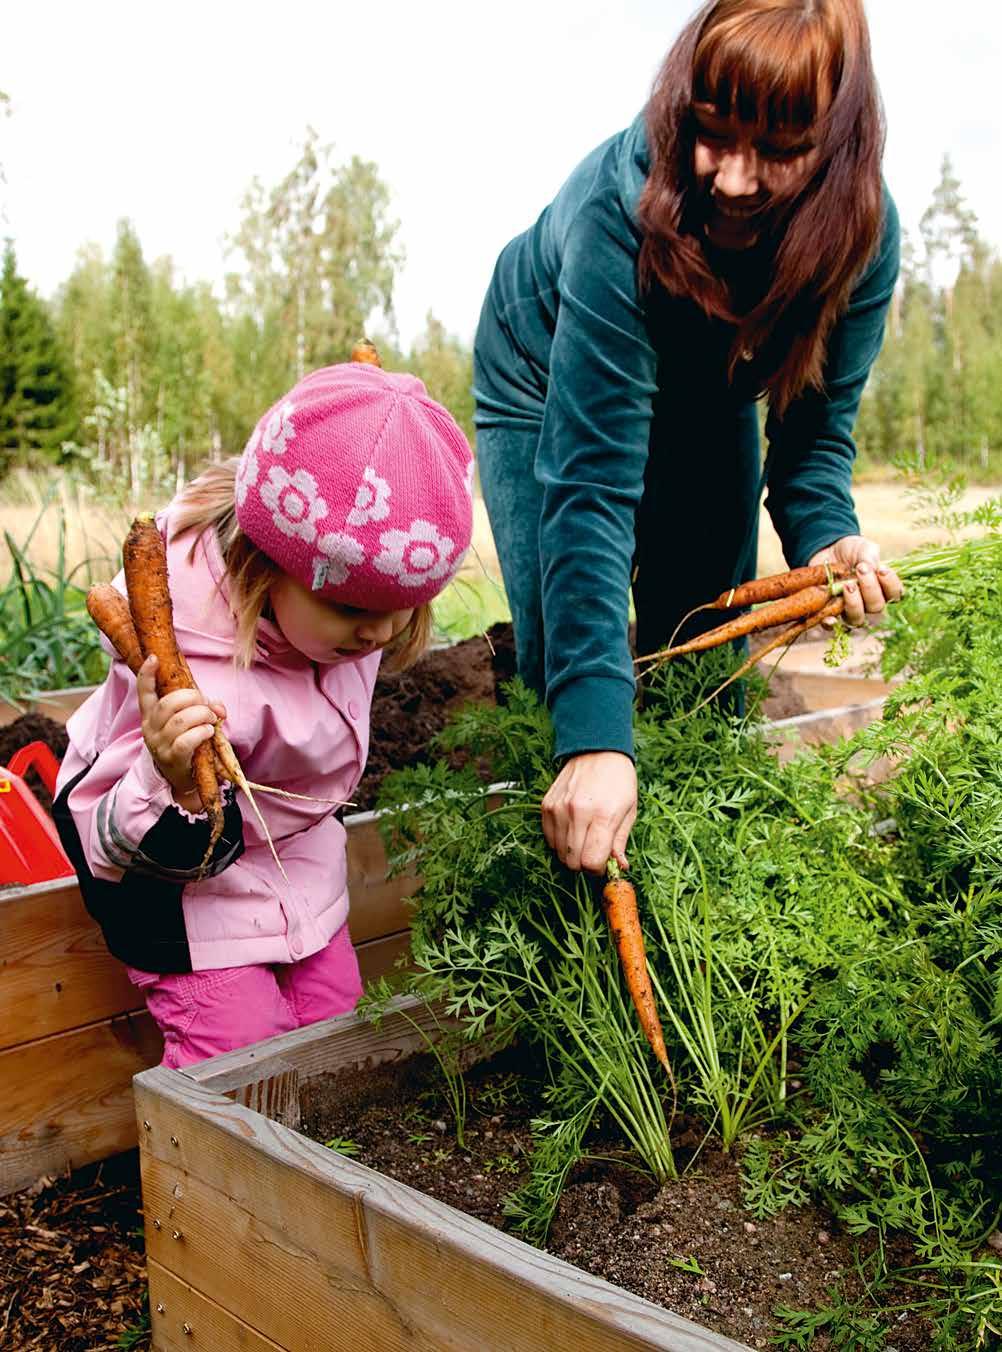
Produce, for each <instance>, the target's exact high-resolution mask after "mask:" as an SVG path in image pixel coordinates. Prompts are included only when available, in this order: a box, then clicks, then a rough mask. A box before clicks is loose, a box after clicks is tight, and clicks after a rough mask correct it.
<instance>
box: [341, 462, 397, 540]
mask: <svg viewBox="0 0 1002 1352" xmlns="http://www.w3.org/2000/svg"><path fill="white" fill-rule="evenodd" d="M389 514H390V485H389V484H388V483H387V482H386V480H385V479H383V478H381V477H380V476H379V475H378V474H377V473H376V471H375V470H374V469H373V468H372V466H371V465H366V467H365V469H364V470H363V472H362V482H361V483H360V484H359V486H358V492H357V493H356V494H355V505H354V507H353V508H352V509H351V511H350V512H349V513H348V520H347V522H346V524H347V525H349V526H367V525H368V524H369V522H370V521H385V520H386V518H387V517H388V516H389Z"/></svg>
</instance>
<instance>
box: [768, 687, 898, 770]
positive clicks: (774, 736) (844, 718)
mask: <svg viewBox="0 0 1002 1352" xmlns="http://www.w3.org/2000/svg"><path fill="white" fill-rule="evenodd" d="M884 703H885V701H884V698H883V697H880V698H877V699H873V700H870V701H869V703H867V704H849V705H845V706H844V707H842V708H838V709H823V710H821V711H820V712H818V713H812V714H798V715H796V716H795V717H793V718H783V719H779V720H777V721H776V722H775V723H772V724H771V725H770V726H769V728H768V729H767V736H768V737H769V739H770V741H771V742H773V743H774V745H775V746H776V748H777V754H778V756H779V759H780V760H781V761H788V760H789V759H790V758H791V757H792V756H795V755H796V754H797V753H798V752H799V751H802V750H803V749H804V747H806V746H817V745H819V744H822V743H832V742H837V741H838V740H839V738H841V737H848V736H850V735H851V734H852V733H854V732H858V731H859V729H860V728H865V727H867V725H868V724H870V723H873V722H875V721H876V720H877V719H878V718H879V717H880V715H881V711H882V710H883V707H884Z"/></svg>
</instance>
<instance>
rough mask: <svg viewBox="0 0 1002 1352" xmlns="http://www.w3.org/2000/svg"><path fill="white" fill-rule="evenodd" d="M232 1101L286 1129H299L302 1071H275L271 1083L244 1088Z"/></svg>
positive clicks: (271, 1075)
mask: <svg viewBox="0 0 1002 1352" xmlns="http://www.w3.org/2000/svg"><path fill="white" fill-rule="evenodd" d="M230 1097H231V1098H232V1099H233V1100H234V1102H235V1103H242V1104H243V1105H244V1107H245V1108H252V1109H253V1110H254V1112H256V1113H261V1114H262V1116H264V1117H270V1118H271V1120H272V1121H273V1122H281V1124H282V1126H283V1127H292V1128H293V1129H295V1128H296V1127H298V1126H299V1071H298V1070H296V1069H295V1067H292V1066H290V1067H287V1068H286V1069H275V1070H273V1071H272V1072H271V1073H270V1074H269V1075H268V1077H267V1079H263V1080H254V1081H252V1083H250V1084H245V1085H242V1086H241V1087H240V1088H239V1089H236V1090H234V1092H233V1093H232V1094H231V1095H230Z"/></svg>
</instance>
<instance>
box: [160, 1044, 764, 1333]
mask: <svg viewBox="0 0 1002 1352" xmlns="http://www.w3.org/2000/svg"><path fill="white" fill-rule="evenodd" d="M136 1100H137V1111H138V1113H139V1115H140V1118H141V1119H143V1120H144V1123H148V1124H149V1125H148V1129H145V1127H144V1130H143V1131H142V1132H141V1133H140V1134H141V1137H142V1139H141V1142H140V1144H141V1146H142V1151H143V1187H144V1198H145V1206H146V1210H147V1241H148V1246H149V1251H150V1253H151V1256H152V1257H153V1259H154V1261H156V1262H157V1263H160V1264H162V1265H163V1266H164V1267H166V1268H168V1269H169V1270H170V1271H171V1272H173V1273H175V1274H176V1275H177V1276H179V1277H180V1278H181V1279H182V1280H183V1281H185V1282H188V1283H189V1284H190V1285H192V1286H194V1287H196V1289H197V1290H199V1291H200V1292H201V1293H202V1294H203V1295H205V1296H207V1297H208V1298H209V1299H211V1300H213V1301H215V1302H216V1303H217V1304H220V1305H222V1306H224V1307H225V1308H226V1309H228V1310H230V1311H232V1312H233V1313H234V1314H236V1315H237V1316H238V1317H239V1318H240V1319H242V1320H244V1321H245V1322H246V1323H248V1324H250V1325H251V1327H252V1328H254V1329H255V1330H256V1331H257V1332H259V1333H261V1334H263V1335H264V1336H265V1337H268V1338H271V1339H272V1340H273V1341H275V1342H277V1343H279V1344H280V1345H289V1346H295V1347H296V1348H297V1349H298V1348H302V1349H304V1352H305V1350H306V1349H313V1348H316V1349H318V1352H319V1349H323V1352H341V1349H345V1352H348V1350H349V1349H350V1352H357V1350H358V1348H359V1347H373V1348H380V1349H386V1350H387V1352H393V1349H396V1348H398V1347H400V1348H404V1347H405V1348H407V1349H409V1350H411V1352H426V1350H427V1352H432V1350H434V1352H470V1349H472V1348H476V1349H478V1352H552V1349H555V1348H571V1347H573V1348H575V1350H576V1352H612V1350H613V1349H631V1348H633V1349H636V1348H657V1349H662V1350H665V1352H666V1350H668V1349H670V1350H671V1352H724V1349H730V1350H731V1352H737V1349H739V1348H740V1347H741V1345H740V1344H737V1343H734V1342H732V1341H730V1340H729V1339H726V1338H722V1337H720V1336H718V1335H716V1334H713V1333H710V1332H708V1331H707V1330H703V1329H700V1328H698V1327H697V1326H696V1325H693V1324H690V1323H689V1322H688V1321H687V1320H684V1319H681V1318H679V1317H678V1316H676V1315H673V1314H671V1313H670V1312H669V1311H667V1310H662V1309H660V1308H658V1307H657V1306H654V1305H651V1304H649V1303H648V1302H646V1301H643V1300H640V1299H639V1298H637V1297H635V1296H632V1295H630V1294H628V1293H627V1292H625V1291H622V1290H620V1289H619V1288H617V1287H615V1286H612V1285H610V1284H609V1283H607V1282H603V1281H600V1280H599V1279H598V1278H595V1277H592V1276H590V1275H589V1274H587V1273H585V1272H582V1271H580V1270H578V1269H577V1268H574V1267H572V1266H570V1265H569V1264H567V1263H564V1262H562V1261H560V1260H559V1259H555V1258H553V1257H551V1256H550V1255H548V1254H545V1253H541V1252H539V1251H537V1250H535V1249H532V1248H530V1247H529V1246H528V1245H526V1244H523V1243H521V1242H520V1241H518V1240H515V1239H512V1238H511V1237H510V1236H508V1235H504V1234H502V1233H501V1232H500V1231H497V1230H494V1229H492V1228H491V1227H490V1226H487V1225H484V1224H482V1223H481V1222H479V1221H476V1220H473V1219H472V1218H470V1217H468V1216H464V1215H462V1213H460V1212H458V1211H455V1210H454V1209H453V1208H451V1207H448V1206H445V1205H444V1204H442V1203H440V1202H436V1201H435V1200H434V1199H433V1198H429V1197H425V1196H423V1195H422V1194H421V1193H418V1192H416V1191H414V1189H412V1188H409V1187H407V1186H405V1185H404V1184H401V1183H396V1182H394V1181H393V1180H391V1179H388V1178H385V1177H383V1176H382V1175H380V1174H378V1173H375V1172H374V1171H372V1170H370V1169H367V1168H365V1167H364V1166H363V1165H359V1164H357V1163H355V1162H354V1161H352V1160H348V1159H345V1158H344V1157H342V1156H339V1155H337V1154H335V1153H334V1152H332V1151H328V1150H325V1149H324V1148H323V1147H322V1146H320V1145H318V1144H317V1143H316V1142H313V1141H309V1140H307V1139H306V1138H305V1137H303V1136H300V1135H299V1134H298V1133H296V1132H293V1131H289V1130H288V1129H287V1128H285V1127H282V1126H279V1125H278V1124H276V1123H272V1122H269V1121H267V1120H266V1119H265V1118H262V1117H261V1116H260V1114H257V1113H254V1112H251V1111H249V1110H248V1109H246V1108H244V1107H243V1106H241V1105H239V1104H235V1103H233V1102H231V1101H230V1100H229V1099H227V1098H224V1097H222V1096H221V1095H219V1094H217V1093H215V1092H213V1091H211V1090H208V1089H206V1088H205V1087H204V1086H203V1085H199V1084H197V1083H195V1082H194V1081H193V1080H192V1079H191V1078H190V1077H189V1076H186V1075H183V1074H179V1073H178V1072H175V1071H168V1070H165V1069H163V1068H162V1067H158V1068H157V1069H155V1070H151V1071H147V1072H145V1073H144V1074H142V1075H140V1076H139V1077H138V1078H137V1080H136ZM158 1220H159V1222H160V1226H159V1228H158V1227H157V1225H156V1222H157V1221H158ZM290 1291H295V1292H296V1293H297V1299H296V1302H295V1303H294V1312H295V1313H298V1314H299V1316H300V1318H299V1320H298V1321H297V1322H295V1324H294V1325H293V1323H292V1322H291V1314H290V1306H292V1305H293V1302H290V1300H289V1298H288V1294H287V1293H288V1292H290ZM360 1316H361V1319H360ZM304 1322H305V1324H306V1327H305V1329H304V1327H303V1325H304ZM293 1331H294V1332H295V1337H296V1338H297V1339H298V1341H295V1342H290V1341H289V1340H290V1337H291V1336H292V1334H293Z"/></svg>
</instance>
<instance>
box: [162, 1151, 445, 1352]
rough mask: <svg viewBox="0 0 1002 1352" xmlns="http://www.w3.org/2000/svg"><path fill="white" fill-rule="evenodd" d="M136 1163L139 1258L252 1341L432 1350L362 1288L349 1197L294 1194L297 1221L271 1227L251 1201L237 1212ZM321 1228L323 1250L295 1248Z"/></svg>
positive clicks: (271, 1181) (176, 1174) (205, 1188)
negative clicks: (139, 1169)
mask: <svg viewBox="0 0 1002 1352" xmlns="http://www.w3.org/2000/svg"><path fill="white" fill-rule="evenodd" d="M179 1130H180V1128H179ZM143 1155H144V1158H143V1204H144V1208H145V1216H146V1251H147V1254H148V1256H149V1257H150V1258H151V1259H152V1260H153V1261H155V1262H157V1263H159V1264H161V1265H162V1266H163V1267H165V1268H166V1269H168V1271H170V1272H172V1273H174V1274H176V1275H177V1276H178V1277H179V1278H180V1279H181V1280H182V1281H184V1282H186V1283H187V1284H188V1285H189V1286H192V1287H194V1288H195V1289H196V1290H198V1291H200V1292H202V1293H204V1294H205V1295H206V1296H207V1297H208V1298H209V1299H210V1300H212V1301H214V1302H215V1303H216V1304H217V1305H221V1306H222V1307H223V1308H224V1309H226V1310H229V1311H231V1312H232V1313H234V1314H235V1315H236V1316H237V1318H239V1319H240V1320H241V1321H242V1322H244V1323H246V1324H248V1325H249V1326H250V1327H251V1328H253V1329H254V1330H255V1331H256V1332H258V1333H259V1334H261V1335H263V1336H264V1337H265V1338H268V1339H270V1340H271V1341H272V1342H276V1343H278V1344H279V1346H280V1347H288V1348H297V1349H300V1348H301V1349H303V1352H307V1349H308V1350H309V1352H340V1350H341V1349H345V1352H347V1350H348V1349H351V1352H358V1349H359V1348H364V1347H371V1348H381V1349H383V1348H385V1349H386V1352H404V1349H410V1348H414V1349H421V1352H431V1349H432V1348H433V1346H434V1344H431V1343H428V1342H427V1341H426V1340H425V1339H423V1338H420V1337H419V1338H413V1337H412V1330H410V1329H409V1328H408V1327H407V1324H406V1322H405V1321H404V1320H403V1319H401V1317H400V1315H399V1314H398V1313H397V1312H396V1311H395V1310H394V1309H393V1306H392V1304H391V1302H390V1301H388V1300H386V1298H385V1297H384V1296H383V1295H382V1294H381V1293H380V1292H379V1291H377V1290H376V1289H375V1288H374V1287H373V1286H372V1284H371V1283H370V1282H369V1281H368V1280H367V1278H366V1275H365V1264H364V1257H363V1254H362V1252H361V1248H360V1244H359V1235H358V1233H357V1230H356V1214H355V1203H354V1199H353V1198H349V1197H343V1196H342V1197H337V1196H331V1194H330V1193H329V1192H328V1190H327V1189H325V1188H323V1187H318V1188H315V1189H314V1190H313V1192H312V1195H309V1196H307V1195H306V1192H305V1190H297V1192H296V1196H295V1200H294V1202H293V1205H294V1206H295V1208H296V1213H297V1214H296V1215H295V1216H292V1215H289V1216H282V1217H281V1218H280V1220H279V1223H277V1224H276V1223H275V1221H274V1220H273V1219H272V1218H270V1217H269V1218H268V1219H264V1218H263V1217H262V1215H261V1210H260V1208H258V1206H257V1205H256V1202H255V1199H253V1198H252V1199H251V1201H252V1203H253V1205H252V1206H251V1207H247V1206H246V1205H245V1206H241V1205H239V1204H238V1203H237V1202H236V1201H234V1199H233V1198H232V1197H230V1196H229V1195H228V1193H227V1192H226V1191H224V1190H223V1189H220V1188H216V1187H213V1186H212V1185H211V1184H210V1183H208V1182H206V1181H205V1180H204V1179H203V1178H200V1177H198V1176H196V1175H194V1174H190V1173H188V1172H186V1171H185V1170H183V1169H179V1168H178V1166H177V1165H176V1164H168V1163H165V1162H163V1161H162V1160H159V1159H156V1158H153V1157H152V1156H150V1155H149V1154H148V1152H146V1151H144V1152H143ZM266 1186H267V1187H269V1188H275V1187H282V1186H284V1180H283V1177H282V1176H281V1175H280V1174H278V1173H275V1172H274V1171H272V1173H271V1174H270V1176H269V1177H268V1179H267V1183H266ZM304 1206H305V1207H306V1208H307V1211H306V1215H305V1216H304V1215H303V1214H302V1213H301V1212H300V1211H299V1208H300V1207H304ZM279 1209H280V1210H281V1208H279ZM158 1221H159V1222H160V1225H159V1228H157V1222H158ZM324 1229H326V1232H327V1237H328V1238H327V1241H326V1243H325V1244H323V1243H322V1244H320V1245H318V1246H317V1247H315V1248H311V1247H304V1235H306V1234H310V1235H312V1236H314V1237H315V1238H319V1237H320V1232H321V1231H322V1230H324ZM293 1293H294V1294H293Z"/></svg>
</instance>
